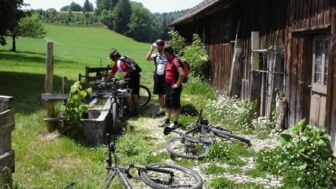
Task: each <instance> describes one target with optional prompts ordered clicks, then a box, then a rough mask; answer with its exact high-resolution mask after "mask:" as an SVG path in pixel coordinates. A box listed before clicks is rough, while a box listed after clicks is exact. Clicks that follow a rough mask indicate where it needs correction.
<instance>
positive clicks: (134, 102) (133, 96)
mask: <svg viewBox="0 0 336 189" xmlns="http://www.w3.org/2000/svg"><path fill="white" fill-rule="evenodd" d="M138 101H139V95H138V94H135V95H132V103H133V104H132V105H133V110H137V108H138Z"/></svg>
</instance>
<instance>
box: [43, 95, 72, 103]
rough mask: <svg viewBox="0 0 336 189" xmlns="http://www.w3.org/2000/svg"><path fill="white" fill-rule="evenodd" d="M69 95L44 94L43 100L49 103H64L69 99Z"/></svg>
mask: <svg viewBox="0 0 336 189" xmlns="http://www.w3.org/2000/svg"><path fill="white" fill-rule="evenodd" d="M68 96H69V95H68V94H63V93H42V100H44V101H46V102H49V101H62V100H67V99H68Z"/></svg>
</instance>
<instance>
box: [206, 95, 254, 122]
mask: <svg viewBox="0 0 336 189" xmlns="http://www.w3.org/2000/svg"><path fill="white" fill-rule="evenodd" d="M207 108H208V109H209V112H214V113H215V115H213V116H214V117H220V118H222V119H223V120H222V121H226V122H230V123H233V124H235V125H237V126H239V127H242V128H251V127H252V126H253V125H252V121H253V119H255V118H256V117H257V114H256V105H255V103H254V102H252V101H240V100H238V99H236V98H233V97H229V96H227V95H221V96H219V97H218V99H216V100H209V102H208V105H207Z"/></svg>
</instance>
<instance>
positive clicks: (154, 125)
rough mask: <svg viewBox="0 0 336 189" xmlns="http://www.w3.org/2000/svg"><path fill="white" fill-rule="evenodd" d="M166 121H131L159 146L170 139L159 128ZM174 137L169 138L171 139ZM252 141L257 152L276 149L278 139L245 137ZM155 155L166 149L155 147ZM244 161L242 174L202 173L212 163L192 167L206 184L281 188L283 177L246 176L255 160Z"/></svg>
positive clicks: (143, 186)
mask: <svg viewBox="0 0 336 189" xmlns="http://www.w3.org/2000/svg"><path fill="white" fill-rule="evenodd" d="M163 121H164V118H152V117H147V118H139V119H137V120H133V121H130V123H131V124H132V125H134V126H135V127H141V128H143V129H147V130H149V131H150V136H147V137H148V138H150V139H153V140H154V139H155V140H156V143H157V145H160V146H163V145H164V144H165V143H166V141H167V139H168V137H167V136H164V135H163V128H161V127H159V125H160V124H162V123H163ZM171 137H172V136H169V138H171ZM245 137H247V138H249V139H250V140H251V143H252V148H253V149H254V150H255V151H257V152H258V151H260V150H261V149H263V148H266V147H275V146H276V145H277V141H276V137H275V136H274V134H271V135H270V136H269V137H268V138H266V139H264V140H261V139H258V138H257V136H254V135H248V136H245ZM153 150H154V151H153V155H155V154H158V153H160V152H162V151H165V149H164V148H163V149H156V148H155V147H153ZM241 159H242V160H243V161H245V162H246V165H244V166H242V167H240V169H241V173H232V174H231V173H223V174H218V175H207V174H204V173H203V172H202V170H203V169H204V168H206V167H207V166H209V165H210V163H200V164H199V165H197V166H194V167H191V168H192V169H193V170H195V171H197V172H198V173H199V174H200V175H201V177H202V178H203V181H204V182H206V181H208V180H210V179H213V178H221V177H222V178H226V179H229V180H232V181H234V182H236V183H246V182H252V183H257V184H261V185H263V186H264V187H265V188H274V187H279V186H281V181H282V178H281V177H277V176H274V175H264V176H263V177H256V178H253V177H251V176H248V175H245V174H244V172H245V171H248V170H252V169H255V160H254V157H249V158H241ZM165 162H166V163H170V164H175V162H174V161H173V160H171V159H167V160H166V161H165ZM216 166H220V167H224V168H230V165H226V164H220V163H217V164H216ZM135 186H136V188H138V187H139V188H148V187H146V186H145V185H144V184H143V183H141V182H136V183H135ZM204 189H206V186H205V185H204Z"/></svg>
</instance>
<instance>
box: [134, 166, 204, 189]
mask: <svg viewBox="0 0 336 189" xmlns="http://www.w3.org/2000/svg"><path fill="white" fill-rule="evenodd" d="M146 167H150V168H158V169H164V170H168V171H172V172H173V173H174V176H173V177H172V179H171V176H170V175H168V174H164V173H161V172H157V171H150V170H148V169H141V170H140V174H139V175H140V177H141V179H142V181H143V182H144V183H145V184H147V185H148V186H150V187H152V188H156V189H173V188H184V189H201V188H202V186H203V180H202V178H201V176H200V175H199V174H198V173H196V172H195V171H193V170H191V169H188V168H185V167H181V166H178V165H172V164H151V165H147V166H146Z"/></svg>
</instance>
